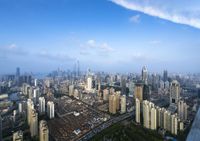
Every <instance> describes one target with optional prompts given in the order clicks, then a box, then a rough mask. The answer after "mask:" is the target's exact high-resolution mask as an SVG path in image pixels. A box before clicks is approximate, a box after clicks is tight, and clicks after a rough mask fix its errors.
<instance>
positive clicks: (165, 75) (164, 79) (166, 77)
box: [163, 70, 168, 82]
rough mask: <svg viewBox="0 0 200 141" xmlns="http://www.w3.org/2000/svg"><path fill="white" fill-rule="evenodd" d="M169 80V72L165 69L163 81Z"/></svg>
mask: <svg viewBox="0 0 200 141" xmlns="http://www.w3.org/2000/svg"><path fill="white" fill-rule="evenodd" d="M167 80H168V73H167V70H164V72H163V81H164V82H166V81H167Z"/></svg>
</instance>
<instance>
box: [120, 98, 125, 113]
mask: <svg viewBox="0 0 200 141" xmlns="http://www.w3.org/2000/svg"><path fill="white" fill-rule="evenodd" d="M120 105H121V114H123V113H126V95H122V96H121V98H120Z"/></svg>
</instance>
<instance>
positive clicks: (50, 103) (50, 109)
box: [47, 101, 55, 119]
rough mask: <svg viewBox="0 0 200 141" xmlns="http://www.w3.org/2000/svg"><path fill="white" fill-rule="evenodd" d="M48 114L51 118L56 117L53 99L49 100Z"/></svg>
mask: <svg viewBox="0 0 200 141" xmlns="http://www.w3.org/2000/svg"><path fill="white" fill-rule="evenodd" d="M47 114H48V117H49V118H50V119H52V118H54V116H55V115H54V103H53V101H48V102H47Z"/></svg>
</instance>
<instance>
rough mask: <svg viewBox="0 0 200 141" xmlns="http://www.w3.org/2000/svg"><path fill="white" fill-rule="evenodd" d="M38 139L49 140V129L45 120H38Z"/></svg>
mask: <svg viewBox="0 0 200 141" xmlns="http://www.w3.org/2000/svg"><path fill="white" fill-rule="evenodd" d="M39 130H40V141H49V129H48V126H47V122H46V121H45V120H41V121H40V129H39Z"/></svg>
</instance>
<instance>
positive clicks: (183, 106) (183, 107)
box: [178, 100, 188, 121]
mask: <svg viewBox="0 0 200 141" xmlns="http://www.w3.org/2000/svg"><path fill="white" fill-rule="evenodd" d="M187 114H188V105H187V103H186V102H184V101H183V100H180V101H179V102H178V117H179V118H180V119H181V120H182V121H185V120H187Z"/></svg>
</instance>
